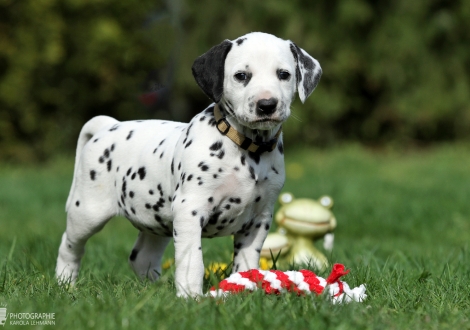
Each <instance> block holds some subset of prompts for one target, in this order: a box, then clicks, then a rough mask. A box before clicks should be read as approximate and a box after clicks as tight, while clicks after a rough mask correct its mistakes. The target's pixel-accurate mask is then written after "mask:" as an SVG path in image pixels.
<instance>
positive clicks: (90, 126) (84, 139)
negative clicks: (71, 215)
mask: <svg viewBox="0 0 470 330" xmlns="http://www.w3.org/2000/svg"><path fill="white" fill-rule="evenodd" d="M117 123H119V121H117V120H116V119H114V118H111V117H108V116H97V117H93V118H92V119H90V120H89V121H88V122H87V123H86V124H85V125H84V126H83V128H82V130H81V131H80V135H79V137H78V142H77V152H76V155H75V168H74V173H73V182H72V187H71V188H70V193H69V197H68V198H67V203H66V204H65V210H66V211H67V210H68V209H69V206H70V203H71V202H72V195H73V191H74V189H75V180H76V176H77V171H78V166H79V164H80V159H81V155H82V150H83V148H84V147H85V145H86V144H87V143H88V141H90V140H91V139H92V138H93V136H94V135H95V134H96V133H98V132H99V131H101V130H102V129H103V128H105V127H108V126H109V127H111V126H113V125H116V124H117Z"/></svg>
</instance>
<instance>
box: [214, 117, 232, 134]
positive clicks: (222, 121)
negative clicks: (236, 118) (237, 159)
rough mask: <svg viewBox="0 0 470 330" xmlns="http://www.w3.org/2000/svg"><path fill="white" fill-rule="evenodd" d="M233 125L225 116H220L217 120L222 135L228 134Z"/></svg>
mask: <svg viewBox="0 0 470 330" xmlns="http://www.w3.org/2000/svg"><path fill="white" fill-rule="evenodd" d="M223 124H225V129H224V128H223V127H222V126H223ZM231 127H232V126H230V124H229V122H228V120H227V119H225V117H222V118H220V119H219V120H218V121H217V129H218V130H219V132H220V133H221V134H222V135H227V133H228V131H230V128H231Z"/></svg>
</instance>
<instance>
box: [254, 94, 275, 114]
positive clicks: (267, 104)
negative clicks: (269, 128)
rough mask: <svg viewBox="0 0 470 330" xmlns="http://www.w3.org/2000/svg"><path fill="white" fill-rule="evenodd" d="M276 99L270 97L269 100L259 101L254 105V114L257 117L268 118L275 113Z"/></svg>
mask: <svg viewBox="0 0 470 330" xmlns="http://www.w3.org/2000/svg"><path fill="white" fill-rule="evenodd" d="M276 107H277V99H276V98H274V97H271V98H270V99H261V100H259V101H258V103H257V104H256V113H257V114H258V115H259V116H262V115H263V116H269V115H271V114H273V113H274V111H276Z"/></svg>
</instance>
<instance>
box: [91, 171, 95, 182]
mask: <svg viewBox="0 0 470 330" xmlns="http://www.w3.org/2000/svg"><path fill="white" fill-rule="evenodd" d="M90 178H91V179H92V180H95V178H96V171H95V170H91V171H90Z"/></svg>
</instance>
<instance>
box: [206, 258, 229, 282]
mask: <svg viewBox="0 0 470 330" xmlns="http://www.w3.org/2000/svg"><path fill="white" fill-rule="evenodd" d="M227 267H228V265H227V264H226V263H223V262H211V263H210V264H209V266H208V267H207V268H206V269H205V271H204V273H205V274H204V277H205V278H206V279H208V278H209V277H210V275H211V273H212V274H214V275H216V276H217V277H219V278H221V279H223V278H225V271H226V270H227Z"/></svg>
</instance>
